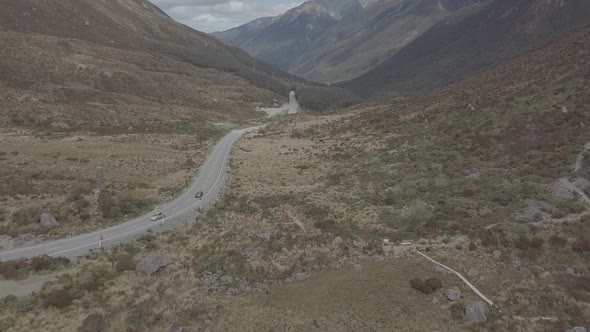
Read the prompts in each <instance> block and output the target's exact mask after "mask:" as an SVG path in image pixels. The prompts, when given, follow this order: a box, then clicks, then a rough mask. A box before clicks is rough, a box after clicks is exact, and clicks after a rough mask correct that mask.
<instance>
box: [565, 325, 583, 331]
mask: <svg viewBox="0 0 590 332" xmlns="http://www.w3.org/2000/svg"><path fill="white" fill-rule="evenodd" d="M567 332H586V328H584V327H581V326H576V327H574V328H573V329H571V330H567Z"/></svg>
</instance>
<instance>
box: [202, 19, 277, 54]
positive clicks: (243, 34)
mask: <svg viewBox="0 0 590 332" xmlns="http://www.w3.org/2000/svg"><path fill="white" fill-rule="evenodd" d="M273 20H274V17H261V18H259V19H256V20H254V21H251V22H248V23H246V24H244V25H240V26H239V27H235V28H232V29H229V30H226V31H219V32H214V33H212V35H213V36H215V37H217V38H219V39H221V40H224V41H226V42H228V43H230V44H232V45H235V46H238V47H239V46H241V45H242V44H243V43H245V42H247V41H248V40H251V39H254V38H256V36H257V34H258V33H260V31H262V30H263V29H265V28H266V27H268V26H269V25H271V24H272V22H273Z"/></svg>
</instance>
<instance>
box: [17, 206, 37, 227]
mask: <svg viewBox="0 0 590 332" xmlns="http://www.w3.org/2000/svg"><path fill="white" fill-rule="evenodd" d="M40 216H41V209H40V208H39V207H36V206H35V207H31V208H21V209H18V210H16V211H14V213H13V214H12V222H13V223H15V224H17V225H19V226H26V225H29V224H33V223H37V222H39V218H40Z"/></svg>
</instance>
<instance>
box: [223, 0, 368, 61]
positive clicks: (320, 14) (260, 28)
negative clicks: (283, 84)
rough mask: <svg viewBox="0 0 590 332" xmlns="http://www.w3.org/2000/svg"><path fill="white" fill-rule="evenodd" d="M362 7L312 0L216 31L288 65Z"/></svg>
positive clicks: (354, 2) (266, 58)
mask: <svg viewBox="0 0 590 332" xmlns="http://www.w3.org/2000/svg"><path fill="white" fill-rule="evenodd" d="M361 10H362V6H361V5H360V3H359V2H358V0H346V1H334V0H311V1H307V2H304V3H303V4H301V5H300V6H298V7H296V8H293V9H291V10H289V11H287V12H285V13H284V14H282V15H280V16H277V17H275V18H273V19H272V21H269V20H268V19H262V20H260V19H259V20H256V21H254V22H250V23H247V24H246V25H243V26H240V27H237V28H234V29H231V30H228V31H226V32H219V33H214V34H213V35H215V36H217V37H219V38H221V39H224V40H226V41H227V42H229V43H232V44H234V45H236V46H239V47H240V48H242V49H244V50H246V51H248V52H249V53H250V54H252V55H253V56H255V57H256V58H258V59H260V60H262V61H265V62H268V63H271V64H273V65H276V66H278V67H280V68H282V69H286V68H288V67H289V65H290V64H291V62H292V60H293V59H294V58H295V57H296V56H297V55H299V54H301V53H302V52H304V51H305V50H307V49H308V48H309V47H310V46H311V45H312V44H313V42H314V41H315V40H317V39H318V38H319V36H321V35H322V34H323V33H324V32H325V31H326V30H327V29H329V28H330V27H331V26H333V25H334V24H335V23H336V22H338V20H340V19H342V18H343V17H345V16H349V15H354V14H356V13H358V12H360V11H361Z"/></svg>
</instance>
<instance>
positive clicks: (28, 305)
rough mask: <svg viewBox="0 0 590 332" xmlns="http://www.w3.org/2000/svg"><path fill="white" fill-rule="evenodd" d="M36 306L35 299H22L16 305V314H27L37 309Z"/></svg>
mask: <svg viewBox="0 0 590 332" xmlns="http://www.w3.org/2000/svg"><path fill="white" fill-rule="evenodd" d="M35 304H36V303H35V299H34V298H33V297H26V298H22V299H20V300H19V301H18V302H17V303H16V312H17V313H18V314H21V315H23V314H26V313H27V312H29V311H31V310H33V309H34V308H35Z"/></svg>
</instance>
